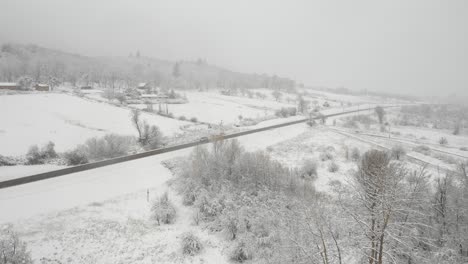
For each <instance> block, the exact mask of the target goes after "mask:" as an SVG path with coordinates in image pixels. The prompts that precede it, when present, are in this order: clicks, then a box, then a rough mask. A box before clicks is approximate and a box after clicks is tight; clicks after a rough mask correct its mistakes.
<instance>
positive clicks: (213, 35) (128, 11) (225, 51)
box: [0, 0, 468, 95]
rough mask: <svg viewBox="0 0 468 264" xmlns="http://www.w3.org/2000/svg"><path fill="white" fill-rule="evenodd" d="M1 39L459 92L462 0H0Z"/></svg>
mask: <svg viewBox="0 0 468 264" xmlns="http://www.w3.org/2000/svg"><path fill="white" fill-rule="evenodd" d="M0 12H1V15H0V42H19V43H35V44H39V45H42V46H46V47H50V48H57V49H61V50H64V51H70V52H74V53H80V54H84V55H91V56H95V55H115V56H128V55H129V54H130V53H135V51H136V50H140V52H141V54H142V55H147V56H152V57H157V58H162V59H169V60H180V59H196V58H199V57H200V58H205V59H206V60H208V62H210V63H212V64H216V65H219V66H224V67H227V68H229V69H232V70H236V71H242V72H257V73H268V74H278V75H281V76H288V77H291V78H293V79H295V80H297V81H300V82H304V83H305V84H308V85H317V86H328V87H347V88H351V89H369V90H378V91H387V92H393V93H417V94H441V93H447V92H448V93H458V94H465V95H466V94H468V1H467V0H440V1H434V0H420V1H419V0H418V1H416V0H389V1H375V0H368V1H361V0H352V1H350V0H342V1H332V0H323V1H313V0H304V1H299V0H297V1H295V0H288V1H287V0H283V1H275V0H261V1H260V0H258V1H257V0H231V1H223V0H196V1H195V0H187V1H178V0H164V1H163V0H133V1H131V0H40V1H39V0H0Z"/></svg>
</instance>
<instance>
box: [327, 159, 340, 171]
mask: <svg viewBox="0 0 468 264" xmlns="http://www.w3.org/2000/svg"><path fill="white" fill-rule="evenodd" d="M339 169H340V166H339V165H338V164H337V163H336V162H334V161H332V162H330V163H329V164H328V171H329V172H333V173H335V172H337V171H338V170H339Z"/></svg>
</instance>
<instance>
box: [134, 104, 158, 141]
mask: <svg viewBox="0 0 468 264" xmlns="http://www.w3.org/2000/svg"><path fill="white" fill-rule="evenodd" d="M130 120H131V122H132V124H133V126H134V127H135V128H136V130H137V132H138V142H139V143H140V144H141V145H143V147H145V148H146V149H155V148H158V147H160V146H162V145H163V136H162V133H161V131H160V130H159V128H158V127H157V126H154V125H149V124H148V123H147V122H146V121H144V120H141V111H140V110H139V109H133V110H132V112H131V114H130Z"/></svg>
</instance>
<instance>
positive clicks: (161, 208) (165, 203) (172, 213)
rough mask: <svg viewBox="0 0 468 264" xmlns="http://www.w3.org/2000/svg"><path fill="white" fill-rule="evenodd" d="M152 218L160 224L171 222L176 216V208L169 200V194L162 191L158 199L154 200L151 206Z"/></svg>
mask: <svg viewBox="0 0 468 264" xmlns="http://www.w3.org/2000/svg"><path fill="white" fill-rule="evenodd" d="M151 211H152V214H153V215H152V218H153V219H154V220H155V221H156V222H157V223H158V225H160V224H172V223H174V221H175V218H176V210H175V207H174V206H173V205H172V203H171V202H170V201H169V196H168V195H167V193H164V194H163V195H162V196H161V197H159V199H158V200H156V201H155V202H154V203H153V205H152V207H151Z"/></svg>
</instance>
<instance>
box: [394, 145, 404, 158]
mask: <svg viewBox="0 0 468 264" xmlns="http://www.w3.org/2000/svg"><path fill="white" fill-rule="evenodd" d="M391 153H392V158H394V159H396V160H401V159H402V158H403V157H404V156H405V155H406V149H405V148H404V147H403V146H401V145H398V146H393V147H392V149H391Z"/></svg>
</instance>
